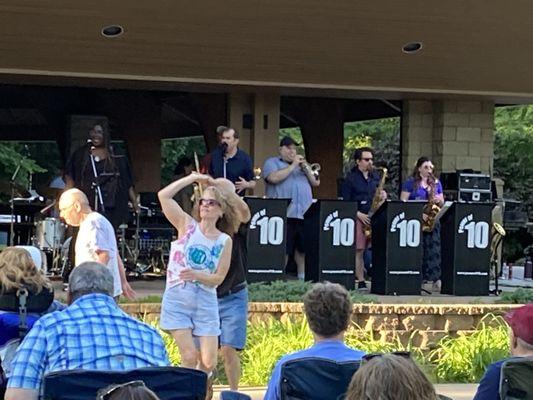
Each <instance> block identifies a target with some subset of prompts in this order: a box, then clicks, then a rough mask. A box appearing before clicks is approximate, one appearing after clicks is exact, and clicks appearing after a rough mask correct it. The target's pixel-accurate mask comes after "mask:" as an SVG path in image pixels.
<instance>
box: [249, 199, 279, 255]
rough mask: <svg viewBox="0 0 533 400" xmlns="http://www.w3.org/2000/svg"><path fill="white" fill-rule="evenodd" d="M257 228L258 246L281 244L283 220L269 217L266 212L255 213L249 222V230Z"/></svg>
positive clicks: (263, 210)
mask: <svg viewBox="0 0 533 400" xmlns="http://www.w3.org/2000/svg"><path fill="white" fill-rule="evenodd" d="M256 227H259V244H262V245H267V244H271V245H274V246H277V245H279V244H281V243H282V242H283V218H281V217H269V216H268V215H266V210H265V209H264V208H263V209H262V210H260V211H258V212H256V213H255V214H254V215H253V217H252V220H251V222H250V229H256Z"/></svg>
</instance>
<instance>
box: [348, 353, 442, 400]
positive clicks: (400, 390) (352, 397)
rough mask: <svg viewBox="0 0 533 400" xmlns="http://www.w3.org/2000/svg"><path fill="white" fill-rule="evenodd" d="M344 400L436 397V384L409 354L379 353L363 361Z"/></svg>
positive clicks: (431, 399)
mask: <svg viewBox="0 0 533 400" xmlns="http://www.w3.org/2000/svg"><path fill="white" fill-rule="evenodd" d="M345 399H346V400H437V399H438V396H437V394H436V393H435V388H434V387H433V385H432V384H431V382H430V381H429V380H428V378H427V377H426V376H425V375H424V373H423V372H422V371H421V370H420V368H418V366H417V365H416V364H415V362H414V361H412V360H411V359H410V358H408V357H403V356H399V355H395V354H381V355H379V356H375V357H373V358H372V359H370V360H368V361H365V359H364V358H363V362H362V364H361V367H360V368H359V369H358V370H357V372H356V373H355V374H354V376H353V378H352V381H351V382H350V386H349V387H348V392H347V393H346V398H345Z"/></svg>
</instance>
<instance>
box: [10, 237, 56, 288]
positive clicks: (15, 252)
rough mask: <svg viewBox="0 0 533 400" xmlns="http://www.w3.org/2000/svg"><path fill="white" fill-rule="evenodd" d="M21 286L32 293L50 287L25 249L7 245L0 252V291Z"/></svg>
mask: <svg viewBox="0 0 533 400" xmlns="http://www.w3.org/2000/svg"><path fill="white" fill-rule="evenodd" d="M22 286H25V287H26V288H27V289H28V290H29V291H31V292H33V293H39V292H40V291H41V290H43V288H46V289H51V288H52V285H51V284H50V281H49V280H48V279H47V278H46V276H44V275H43V274H42V273H41V272H39V270H38V269H37V267H36V266H35V264H34V263H33V260H32V259H31V256H30V254H29V253H28V252H27V251H26V250H24V249H19V248H16V247H7V248H6V249H4V250H3V251H2V252H1V253H0V293H1V294H3V293H6V292H9V291H13V290H18V289H20V288H21V287H22Z"/></svg>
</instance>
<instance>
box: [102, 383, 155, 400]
mask: <svg viewBox="0 0 533 400" xmlns="http://www.w3.org/2000/svg"><path fill="white" fill-rule="evenodd" d="M128 386H129V387H141V386H142V387H146V385H145V384H144V382H143V381H131V382H126V383H121V384H118V385H113V386H111V387H110V388H109V389H108V390H107V391H106V392H105V393H102V394H100V395H98V398H97V400H107V399H109V397H111V394H112V393H113V392H114V391H116V390H118V389H122V388H124V387H128Z"/></svg>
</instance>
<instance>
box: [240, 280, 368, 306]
mask: <svg viewBox="0 0 533 400" xmlns="http://www.w3.org/2000/svg"><path fill="white" fill-rule="evenodd" d="M312 286H313V283H312V282H304V281H297V280H295V281H273V282H269V283H265V282H256V283H250V284H249V285H248V290H249V298H250V301H256V302H289V303H293V302H297V303H298V302H302V299H303V296H304V294H305V292H307V291H308V290H309V289H311V287H312ZM350 296H351V298H352V301H353V302H354V303H377V302H378V301H377V297H375V296H369V295H363V294H361V293H358V292H357V291H355V290H352V291H351V292H350Z"/></svg>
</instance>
